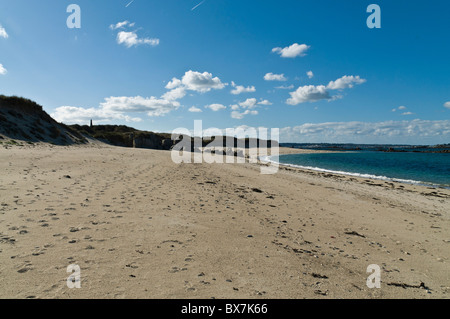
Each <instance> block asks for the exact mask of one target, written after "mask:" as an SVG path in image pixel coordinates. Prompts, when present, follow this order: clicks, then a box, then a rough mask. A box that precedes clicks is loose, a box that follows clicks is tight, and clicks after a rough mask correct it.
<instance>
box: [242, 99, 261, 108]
mask: <svg viewBox="0 0 450 319" xmlns="http://www.w3.org/2000/svg"><path fill="white" fill-rule="evenodd" d="M256 104H258V100H257V99H255V98H251V99H246V100H245V101H244V102H239V106H241V107H243V108H248V109H252V108H254V107H256Z"/></svg>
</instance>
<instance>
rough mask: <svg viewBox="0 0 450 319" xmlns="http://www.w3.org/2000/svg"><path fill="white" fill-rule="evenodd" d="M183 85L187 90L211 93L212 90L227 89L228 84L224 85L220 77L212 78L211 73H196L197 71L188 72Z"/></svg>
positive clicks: (183, 79) (182, 81)
mask: <svg viewBox="0 0 450 319" xmlns="http://www.w3.org/2000/svg"><path fill="white" fill-rule="evenodd" d="M181 83H182V84H183V85H184V86H185V87H186V89H187V90H191V91H196V92H202V93H204V92H209V91H211V90H212V89H215V90H220V89H223V88H224V87H225V85H226V84H224V83H222V81H220V79H219V78H218V77H214V78H213V76H212V74H211V73H208V72H203V73H200V72H195V71H192V70H190V71H187V72H186V73H185V74H184V76H183V78H182V80H181Z"/></svg>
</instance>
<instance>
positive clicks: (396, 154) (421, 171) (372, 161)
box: [279, 143, 450, 189]
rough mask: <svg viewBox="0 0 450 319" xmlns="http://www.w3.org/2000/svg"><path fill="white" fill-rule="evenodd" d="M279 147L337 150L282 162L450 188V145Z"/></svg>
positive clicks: (288, 157) (292, 156)
mask: <svg viewBox="0 0 450 319" xmlns="http://www.w3.org/2000/svg"><path fill="white" fill-rule="evenodd" d="M280 146H283V147H291V148H302V149H312V150H329V151H334V152H326V153H311V154H288V155H280V156H279V163H280V164H285V165H289V166H294V167H300V168H307V169H311V170H317V171H323V172H330V173H339V174H345V175H351V176H358V177H364V178H372V179H380V180H386V181H397V182H403V183H410V184H418V185H427V186H433V187H443V188H449V189H450V144H445V145H435V146H427V145H425V146H411V145H366V144H364V145H359V144H298V143H281V144H280Z"/></svg>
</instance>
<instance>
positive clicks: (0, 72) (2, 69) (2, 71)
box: [0, 63, 8, 75]
mask: <svg viewBox="0 0 450 319" xmlns="http://www.w3.org/2000/svg"><path fill="white" fill-rule="evenodd" d="M6 73H8V70H6V69H5V67H4V66H3V64H1V63H0V75H5V74H6Z"/></svg>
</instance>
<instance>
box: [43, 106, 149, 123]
mask: <svg viewBox="0 0 450 319" xmlns="http://www.w3.org/2000/svg"><path fill="white" fill-rule="evenodd" d="M51 116H52V117H53V118H54V119H55V120H57V121H58V122H63V123H66V124H85V125H87V124H88V123H89V121H90V120H91V119H92V120H93V121H95V122H97V123H104V122H110V121H113V120H125V121H127V122H140V121H141V120H142V119H140V118H133V117H130V116H127V115H124V114H121V113H117V112H108V111H106V110H103V109H95V108H89V109H85V108H82V107H75V106H61V107H58V108H56V110H55V112H54V113H52V114H51Z"/></svg>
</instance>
